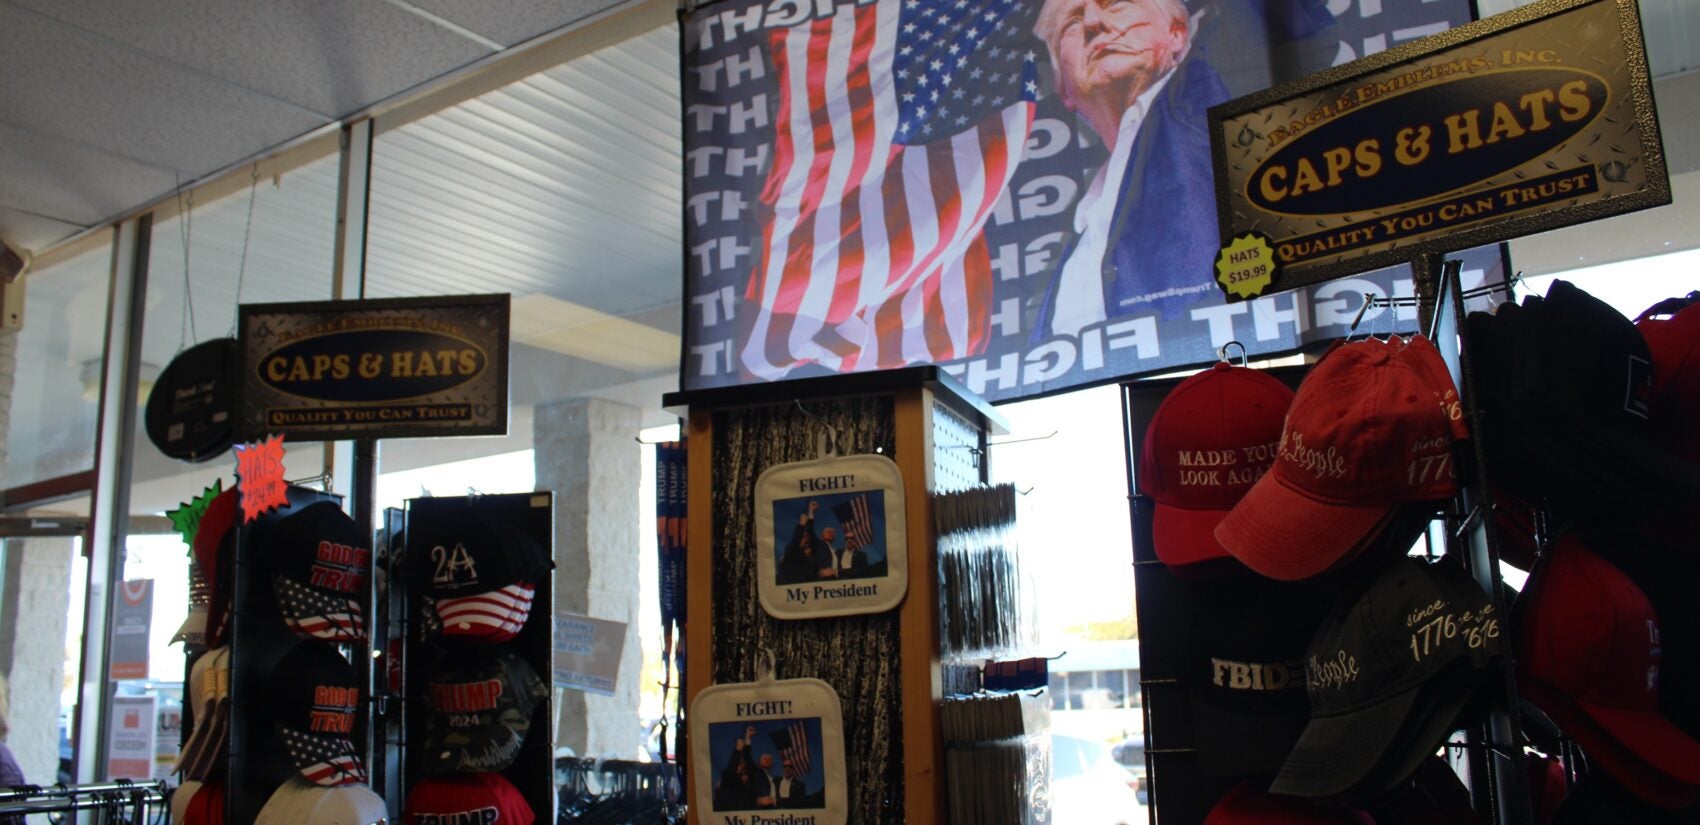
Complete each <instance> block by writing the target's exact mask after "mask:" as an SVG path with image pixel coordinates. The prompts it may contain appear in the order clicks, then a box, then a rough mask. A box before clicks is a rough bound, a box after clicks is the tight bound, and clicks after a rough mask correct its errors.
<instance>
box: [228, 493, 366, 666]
mask: <svg viewBox="0 0 1700 825" xmlns="http://www.w3.org/2000/svg"><path fill="white" fill-rule="evenodd" d="M263 529H264V532H263V533H260V535H258V536H256V537H255V540H256V541H257V542H260V547H261V554H262V556H263V557H264V558H265V559H266V563H267V565H268V566H269V567H270V569H271V582H272V592H273V593H274V595H276V597H277V603H278V608H279V610H280V611H281V612H282V614H283V619H284V623H285V624H287V625H288V626H289V629H290V630H291V631H292V632H294V633H295V634H297V635H299V636H304V637H307V638H313V639H324V640H327V641H333V642H353V641H359V640H361V639H364V638H365V637H366V616H365V611H364V610H362V609H361V607H360V602H361V599H362V598H364V594H365V593H366V586H367V582H368V580H369V578H370V576H371V574H372V550H371V547H372V542H371V540H370V539H369V538H368V537H367V536H366V535H365V531H363V530H361V529H360V526H359V525H358V524H356V523H355V522H354V519H352V518H349V516H348V514H347V513H344V512H343V511H342V508H341V507H338V506H337V505H336V504H335V503H333V502H329V501H321V502H317V503H314V504H309V505H307V506H306V507H303V508H301V509H300V510H297V511H295V512H293V513H291V514H289V515H288V516H286V517H284V518H283V519H280V520H278V521H277V523H275V524H273V525H270V526H268V527H265V528H263Z"/></svg>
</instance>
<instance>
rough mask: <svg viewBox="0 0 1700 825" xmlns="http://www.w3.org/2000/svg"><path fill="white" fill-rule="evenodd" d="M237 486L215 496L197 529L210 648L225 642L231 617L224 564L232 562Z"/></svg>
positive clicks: (195, 549)
mask: <svg viewBox="0 0 1700 825" xmlns="http://www.w3.org/2000/svg"><path fill="white" fill-rule="evenodd" d="M236 510H237V507H236V488H235V487H232V488H230V489H228V490H225V491H224V492H222V493H219V494H218V495H217V496H215V497H214V498H213V500H212V502H211V503H209V504H208V505H207V509H206V512H204V513H202V514H201V522H200V525H199V526H198V527H196V528H195V541H194V543H193V544H191V545H190V549H191V551H192V552H193V554H194V557H195V564H196V565H197V566H198V567H199V568H200V570H201V575H203V576H205V577H206V580H207V613H206V616H207V618H206V627H205V628H204V636H205V643H206V645H207V646H208V647H217V646H219V645H221V644H224V632H225V629H226V627H227V626H228V624H229V619H230V591H231V589H232V574H231V571H230V570H229V569H227V568H225V567H223V565H226V564H228V563H229V562H230V560H231V559H230V554H231V552H232V549H231V548H233V547H234V540H235V534H236V528H237V527H238V525H237V522H236Z"/></svg>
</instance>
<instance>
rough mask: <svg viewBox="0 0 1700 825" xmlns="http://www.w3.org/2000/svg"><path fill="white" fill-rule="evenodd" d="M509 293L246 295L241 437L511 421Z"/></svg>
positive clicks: (485, 426)
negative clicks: (268, 300) (278, 299)
mask: <svg viewBox="0 0 1700 825" xmlns="http://www.w3.org/2000/svg"><path fill="white" fill-rule="evenodd" d="M508 319H509V296H507V295H455V296H448V297H434V298H395V299H383V300H370V301H327V302H317V303H293V304H247V305H243V306H242V308H241V323H240V326H241V349H242V384H241V386H242V394H241V403H240V405H239V407H238V413H239V415H238V421H237V430H238V436H237V437H238V438H239V439H241V440H244V441H252V440H258V439H260V438H263V437H264V436H266V435H269V434H283V435H287V436H288V437H289V440H290V441H335V440H340V439H348V438H428V437H433V436H451V435H501V434H505V433H506V432H507V431H508Z"/></svg>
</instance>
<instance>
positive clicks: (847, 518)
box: [832, 494, 874, 550]
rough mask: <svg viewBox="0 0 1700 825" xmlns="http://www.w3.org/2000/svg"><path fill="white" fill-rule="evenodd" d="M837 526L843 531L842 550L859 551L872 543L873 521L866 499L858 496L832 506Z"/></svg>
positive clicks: (864, 496)
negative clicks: (836, 518)
mask: <svg viewBox="0 0 1700 825" xmlns="http://www.w3.org/2000/svg"><path fill="white" fill-rule="evenodd" d="M832 514H833V515H835V516H837V517H838V526H839V527H842V528H843V529H844V549H846V550H859V549H861V548H863V547H867V546H868V545H870V544H873V543H874V520H873V517H872V515H871V514H870V513H869V512H868V497H867V495H866V494H863V495H859V496H857V497H855V498H853V499H850V500H849V501H846V502H844V503H842V504H834V505H833V506H832Z"/></svg>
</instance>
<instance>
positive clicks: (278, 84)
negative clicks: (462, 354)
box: [10, 0, 560, 148]
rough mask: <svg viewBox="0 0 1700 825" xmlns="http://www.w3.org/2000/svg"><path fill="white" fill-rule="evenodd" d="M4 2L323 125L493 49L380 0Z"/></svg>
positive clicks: (45, 0) (96, 0)
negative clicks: (304, 113)
mask: <svg viewBox="0 0 1700 825" xmlns="http://www.w3.org/2000/svg"><path fill="white" fill-rule="evenodd" d="M10 2H12V3H15V4H16V5H18V6H22V7H25V8H28V9H30V10H32V11H34V12H37V13H39V14H41V15H45V16H47V17H50V18H52V19H54V20H56V21H58V22H60V23H64V24H66V25H68V26H71V27H75V28H76V29H78V30H81V31H83V32H87V33H88V34H90V35H93V36H95V37H99V38H101V39H103V40H106V41H107V42H109V43H111V44H114V45H118V46H122V47H126V48H129V49H132V50H135V51H138V52H142V53H145V54H147V55H149V56H152V57H155V58H158V59H159V60H160V61H162V62H164V63H168V64H175V65H178V66H181V67H183V68H185V69H189V70H193V71H195V72H197V73H201V74H204V75H208V76H211V77H216V78H219V79H221V80H223V81H224V82H226V83H228V84H230V85H233V86H237V87H241V88H243V89H248V90H251V91H253V92H257V93H259V94H261V95H265V96H267V97H272V98H275V99H277V100H279V101H284V102H287V103H290V104H292V105H294V106H298V107H300V108H303V109H307V110H309V111H312V112H315V113H317V114H319V115H321V116H323V117H325V118H330V119H334V118H337V117H340V116H342V115H344V114H347V113H349V112H353V111H356V110H358V109H360V108H362V107H364V106H366V105H368V104H370V103H371V102H372V101H374V100H379V99H382V98H385V97H388V96H389V95H392V94H395V93H397V92H400V91H402V90H404V89H407V88H409V87H412V86H414V85H416V84H418V83H419V82H420V81H422V80H426V79H429V78H432V77H436V76H437V75H440V74H443V73H445V72H448V71H451V70H453V69H455V68H458V67H460V66H462V65H465V64H467V63H470V62H472V61H474V60H477V59H479V58H481V57H484V56H485V55H488V54H490V53H491V52H492V51H494V50H493V49H491V48H489V47H488V46H486V45H484V44H482V43H479V42H477V41H475V40H473V39H471V38H468V37H466V36H464V35H462V34H459V33H457V32H455V31H451V30H450V29H447V28H444V27H442V26H440V25H437V24H435V23H432V22H431V21H430V20H429V19H427V18H424V17H421V16H420V15H418V14H415V13H413V12H411V11H409V10H407V9H406V8H403V7H400V6H397V5H393V4H390V3H385V2H379V1H378V0H360V2H351V0H236V1H235V2H233V0H171V2H133V3H113V2H109V0H10ZM474 16H475V15H474ZM559 19H560V18H559V17H557V18H556V20H557V22H556V23H555V24H554V25H559V22H558V21H559ZM539 22H540V24H541V23H542V21H539ZM548 28H553V26H548V25H545V27H544V29H541V30H547V29H548ZM251 148H252V147H251Z"/></svg>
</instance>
